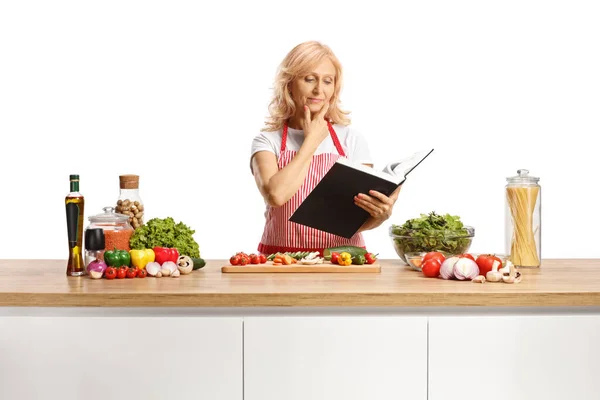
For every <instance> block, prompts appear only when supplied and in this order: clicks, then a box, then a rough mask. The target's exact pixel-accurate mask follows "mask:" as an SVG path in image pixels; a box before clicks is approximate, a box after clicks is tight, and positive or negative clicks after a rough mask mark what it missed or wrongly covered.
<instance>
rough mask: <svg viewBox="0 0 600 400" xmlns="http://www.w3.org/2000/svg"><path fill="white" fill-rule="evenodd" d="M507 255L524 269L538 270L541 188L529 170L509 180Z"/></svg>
mask: <svg viewBox="0 0 600 400" xmlns="http://www.w3.org/2000/svg"><path fill="white" fill-rule="evenodd" d="M506 180H507V181H508V183H507V185H506V211H505V215H506V216H505V219H506V237H505V240H506V242H505V244H506V253H507V254H509V255H510V261H511V262H512V263H513V264H514V265H515V266H516V267H521V268H539V267H540V265H541V254H542V253H541V250H542V242H541V239H542V215H541V212H542V205H541V200H542V188H541V187H540V185H539V184H538V182H539V180H540V178H536V177H533V176H530V175H529V171H528V170H526V169H520V170H518V171H517V176H512V177H509V178H506Z"/></svg>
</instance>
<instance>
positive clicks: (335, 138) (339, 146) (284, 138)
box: [281, 121, 346, 157]
mask: <svg viewBox="0 0 600 400" xmlns="http://www.w3.org/2000/svg"><path fill="white" fill-rule="evenodd" d="M327 129H329V134H330V135H331V139H332V140H333V144H334V145H335V148H336V149H337V151H338V153H339V154H340V156H342V157H346V153H344V149H343V148H342V144H341V143H340V140H339V139H338V136H337V134H336V133H335V129H333V125H331V123H330V122H329V121H327ZM287 136H288V125H287V124H283V132H282V135H281V152H282V153H283V152H284V151H285V148H286V144H287Z"/></svg>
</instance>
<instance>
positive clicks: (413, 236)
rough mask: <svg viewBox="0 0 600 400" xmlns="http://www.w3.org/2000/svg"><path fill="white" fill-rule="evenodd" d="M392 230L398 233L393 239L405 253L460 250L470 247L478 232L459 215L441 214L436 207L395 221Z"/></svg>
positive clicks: (457, 251)
mask: <svg viewBox="0 0 600 400" xmlns="http://www.w3.org/2000/svg"><path fill="white" fill-rule="evenodd" d="M392 233H393V234H394V235H397V237H393V239H394V242H395V245H396V247H397V248H398V250H400V251H401V252H402V253H403V254H405V253H412V252H428V251H442V252H446V253H450V254H460V253H463V252H465V251H467V250H468V249H469V247H470V245H471V241H472V236H473V234H474V232H473V231H472V229H471V228H467V227H465V226H464V224H463V223H462V221H461V220H460V217H459V216H456V215H450V214H444V215H439V214H436V213H435V211H432V212H430V213H429V214H421V215H420V217H419V218H413V219H409V220H408V221H406V222H405V223H404V224H402V225H392ZM398 236H402V237H398Z"/></svg>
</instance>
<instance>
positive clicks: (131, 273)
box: [127, 268, 137, 278]
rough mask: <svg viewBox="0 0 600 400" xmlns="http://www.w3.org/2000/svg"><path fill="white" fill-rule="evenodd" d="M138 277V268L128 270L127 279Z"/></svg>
mask: <svg viewBox="0 0 600 400" xmlns="http://www.w3.org/2000/svg"><path fill="white" fill-rule="evenodd" d="M136 276H137V268H128V269H127V277H128V278H135V277H136Z"/></svg>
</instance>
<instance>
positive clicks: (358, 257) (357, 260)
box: [352, 254, 367, 265]
mask: <svg viewBox="0 0 600 400" xmlns="http://www.w3.org/2000/svg"><path fill="white" fill-rule="evenodd" d="M365 262H367V259H366V258H365V256H364V255H362V254H358V255H356V256H354V258H352V264H354V265H363V264H364V263H365Z"/></svg>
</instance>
